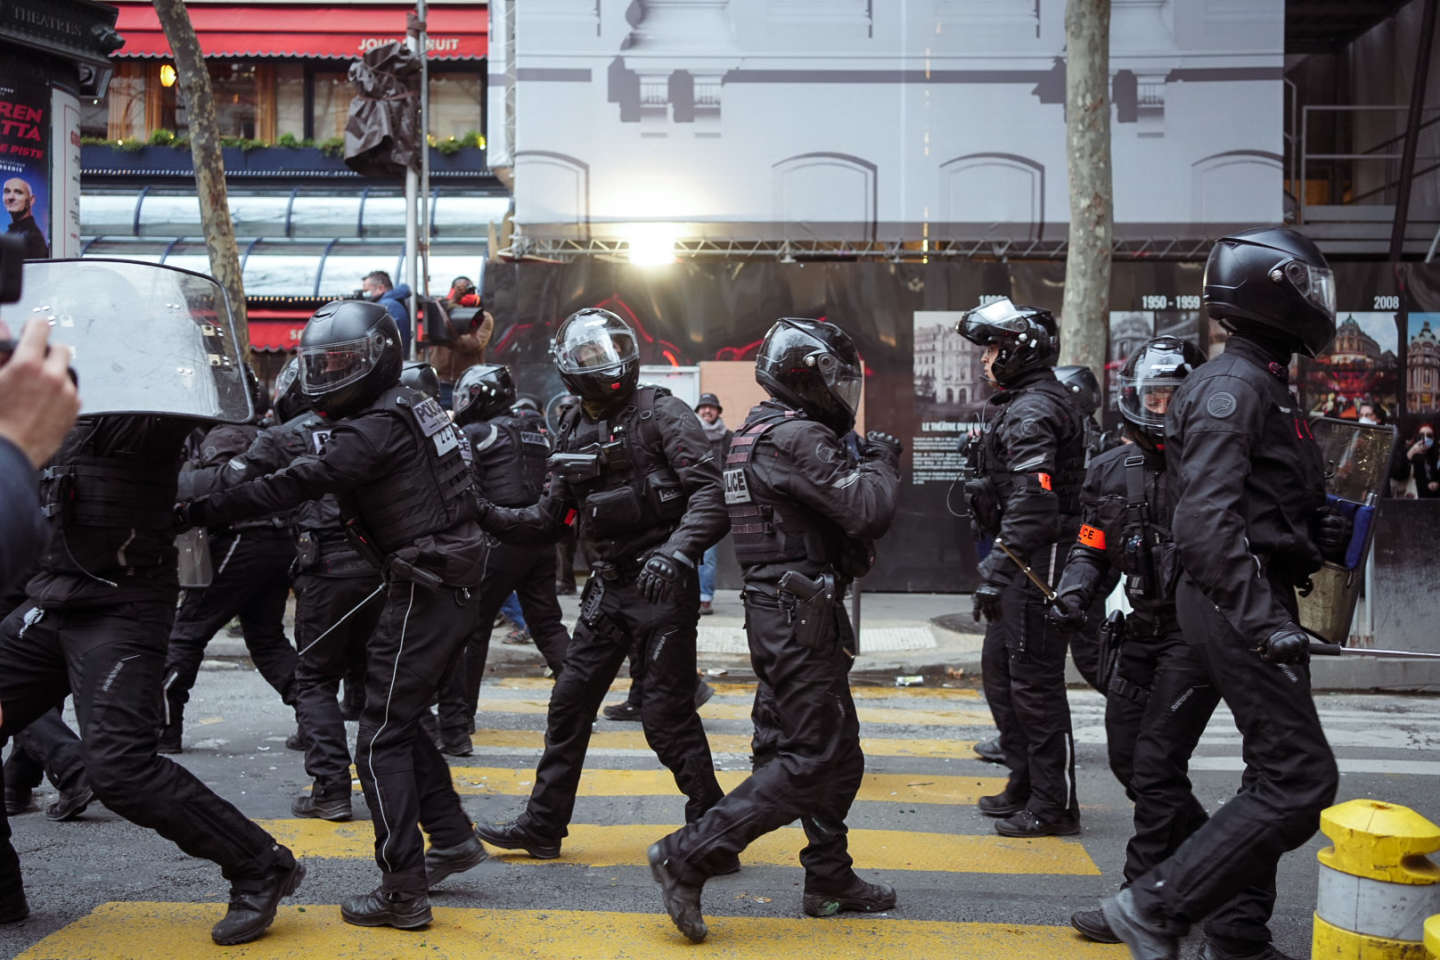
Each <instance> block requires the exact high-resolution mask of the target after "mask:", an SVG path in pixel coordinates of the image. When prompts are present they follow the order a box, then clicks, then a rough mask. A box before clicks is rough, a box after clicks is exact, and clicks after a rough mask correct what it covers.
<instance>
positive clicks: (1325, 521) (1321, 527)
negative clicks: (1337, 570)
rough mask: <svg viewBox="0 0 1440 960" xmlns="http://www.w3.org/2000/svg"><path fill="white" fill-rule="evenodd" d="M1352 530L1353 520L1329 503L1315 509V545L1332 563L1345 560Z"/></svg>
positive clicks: (1353, 528) (1353, 527)
mask: <svg viewBox="0 0 1440 960" xmlns="http://www.w3.org/2000/svg"><path fill="white" fill-rule="evenodd" d="M1354 530H1355V523H1354V521H1352V520H1351V519H1350V518H1349V517H1347V516H1345V514H1343V513H1341V512H1340V511H1339V510H1336V509H1335V508H1334V507H1332V506H1330V505H1329V504H1326V505H1325V506H1323V507H1321V508H1320V509H1319V510H1317V511H1315V545H1316V546H1317V547H1319V548H1320V555H1321V556H1323V557H1324V558H1325V559H1326V560H1329V561H1331V562H1332V563H1344V562H1345V551H1346V550H1347V549H1348V548H1349V547H1350V535H1351V534H1352V533H1353V532H1354Z"/></svg>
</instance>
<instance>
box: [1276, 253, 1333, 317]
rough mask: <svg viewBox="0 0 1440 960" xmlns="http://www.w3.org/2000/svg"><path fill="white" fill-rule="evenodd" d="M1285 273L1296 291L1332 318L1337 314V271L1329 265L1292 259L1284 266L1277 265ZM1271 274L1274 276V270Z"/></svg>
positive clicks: (1277, 268) (1285, 276)
mask: <svg viewBox="0 0 1440 960" xmlns="http://www.w3.org/2000/svg"><path fill="white" fill-rule="evenodd" d="M1275 269H1276V270H1279V271H1281V272H1282V273H1283V274H1284V278H1285V280H1287V281H1288V282H1289V283H1290V285H1291V286H1292V287H1294V288H1295V292H1296V293H1298V294H1300V296H1302V297H1304V298H1305V299H1306V300H1308V301H1310V302H1311V303H1312V304H1314V305H1315V306H1316V307H1318V308H1319V309H1321V310H1323V311H1325V313H1326V314H1328V315H1329V316H1330V317H1331V318H1332V319H1333V318H1334V316H1335V273H1334V271H1332V270H1331V269H1330V268H1329V267H1317V266H1315V265H1314V264H1310V263H1306V262H1305V261H1304V260H1291V261H1289V262H1287V263H1286V264H1284V266H1281V267H1276V268H1275ZM1271 276H1274V274H1273V272H1272V274H1271Z"/></svg>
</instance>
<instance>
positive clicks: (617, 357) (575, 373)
mask: <svg viewBox="0 0 1440 960" xmlns="http://www.w3.org/2000/svg"><path fill="white" fill-rule="evenodd" d="M550 353H551V355H552V356H553V357H554V358H555V367H556V369H558V370H559V371H560V379H561V380H562V381H564V383H565V388H566V389H567V390H569V391H570V392H571V393H573V394H575V395H576V396H578V397H579V398H580V399H581V400H583V401H585V402H586V403H589V404H592V405H594V406H600V407H604V406H610V405H613V404H616V403H619V402H623V401H625V400H627V399H629V397H630V394H632V393H634V392H635V384H636V383H638V382H639V380H640V348H639V345H638V344H637V343H636V342H635V334H634V332H633V331H631V329H630V328H629V327H628V326H626V324H625V321H624V320H621V319H620V318H619V317H617V316H616V315H615V314H613V313H611V312H610V311H609V310H600V309H597V308H595V307H586V308H585V309H584V310H577V311H575V312H574V313H572V314H570V316H568V317H566V318H565V322H564V323H562V324H560V329H559V330H557V331H556V332H555V343H554V345H553V346H552V347H551V348H550Z"/></svg>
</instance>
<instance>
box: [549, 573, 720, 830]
mask: <svg viewBox="0 0 1440 960" xmlns="http://www.w3.org/2000/svg"><path fill="white" fill-rule="evenodd" d="M699 621H700V585H699V581H698V580H697V579H696V575H695V571H693V570H689V569H687V570H686V571H685V573H684V576H683V578H682V579H681V581H680V582H679V583H678V584H676V585H675V586H674V587H672V588H671V591H670V594H669V596H667V597H666V598H665V599H664V600H663V601H662V602H660V603H650V602H649V601H648V600H646V599H645V598H644V597H642V596H641V595H640V592H639V591H638V590H636V589H635V582H634V576H633V572H632V575H631V576H628V577H619V578H617V579H613V580H606V579H605V578H604V577H602V576H600V575H599V574H592V575H591V577H590V579H589V580H588V581H587V582H586V584H585V592H584V594H583V595H582V596H581V599H580V619H579V620H578V621H577V622H576V624H575V632H574V635H573V636H572V637H571V639H570V646H569V648H568V649H567V650H566V652H565V663H564V666H563V667H562V668H561V670H560V676H559V677H557V678H556V680H555V686H554V688H553V689H552V690H551V692H550V708H549V711H548V714H547V717H546V728H545V752H544V753H543V754H542V755H541V757H540V764H539V766H538V767H537V768H536V770H535V788H534V789H533V790H532V791H531V793H530V802H529V804H528V805H527V806H526V808H525V813H524V815H523V816H522V817H521V818H520V820H521V823H522V824H523V825H524V826H525V827H526V828H528V829H529V830H531V831H532V832H533V833H535V834H537V835H538V836H541V837H545V838H550V839H557V840H558V839H559V838H561V837H563V836H565V834H566V832H567V830H566V827H567V826H568V825H569V823H570V816H571V814H572V813H573V812H574V809H575V789H576V787H577V786H578V785H579V783H580V771H581V769H582V768H583V767H584V764H585V750H586V748H587V747H588V746H589V745H590V730H591V727H592V726H593V725H594V723H595V712H596V711H597V710H599V709H600V703H601V701H602V700H603V699H604V697H605V693H606V691H608V690H609V689H610V684H611V683H612V682H613V681H614V680H615V674H616V673H617V672H618V671H619V669H620V664H621V663H622V662H623V661H624V660H625V657H626V655H627V654H630V655H631V659H630V662H631V664H632V665H635V664H643V668H642V670H643V673H642V677H643V678H644V681H645V694H644V699H643V701H642V702H641V705H640V723H641V725H642V726H643V727H644V730H645V740H646V742H647V743H649V744H650V749H652V750H654V751H655V755H656V756H657V757H659V758H660V762H661V763H663V764H665V766H666V767H668V768H669V769H670V772H671V773H672V774H674V776H675V785H676V786H677V787H679V788H680V791H681V792H682V793H684V794H685V796H686V797H687V798H688V800H687V802H686V804H685V821H686V822H687V823H689V822H692V821H694V820H698V819H699V818H700V815H701V814H703V813H704V812H705V811H706V810H709V809H710V808H711V807H713V806H714V805H715V803H716V801H718V800H719V799H720V797H721V796H723V791H721V789H720V784H719V783H718V782H717V781H716V779H715V766H714V764H713V763H712V762H711V759H710V742H709V741H708V740H706V739H705V728H704V727H703V726H702V725H701V723H700V715H699V714H698V713H696V712H695V684H696V675H695V632H696V626H697V625H698V623H699ZM632 650H633V651H634V653H633V654H632Z"/></svg>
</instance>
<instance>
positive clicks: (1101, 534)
mask: <svg viewBox="0 0 1440 960" xmlns="http://www.w3.org/2000/svg"><path fill="white" fill-rule="evenodd" d="M1076 539H1078V540H1079V541H1080V542H1081V543H1082V544H1084V545H1085V546H1087V547H1092V548H1094V549H1096V550H1104V549H1105V531H1104V530H1101V529H1100V528H1099V527H1092V526H1090V524H1088V523H1082V524H1081V525H1080V536H1079V537H1077V538H1076Z"/></svg>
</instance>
